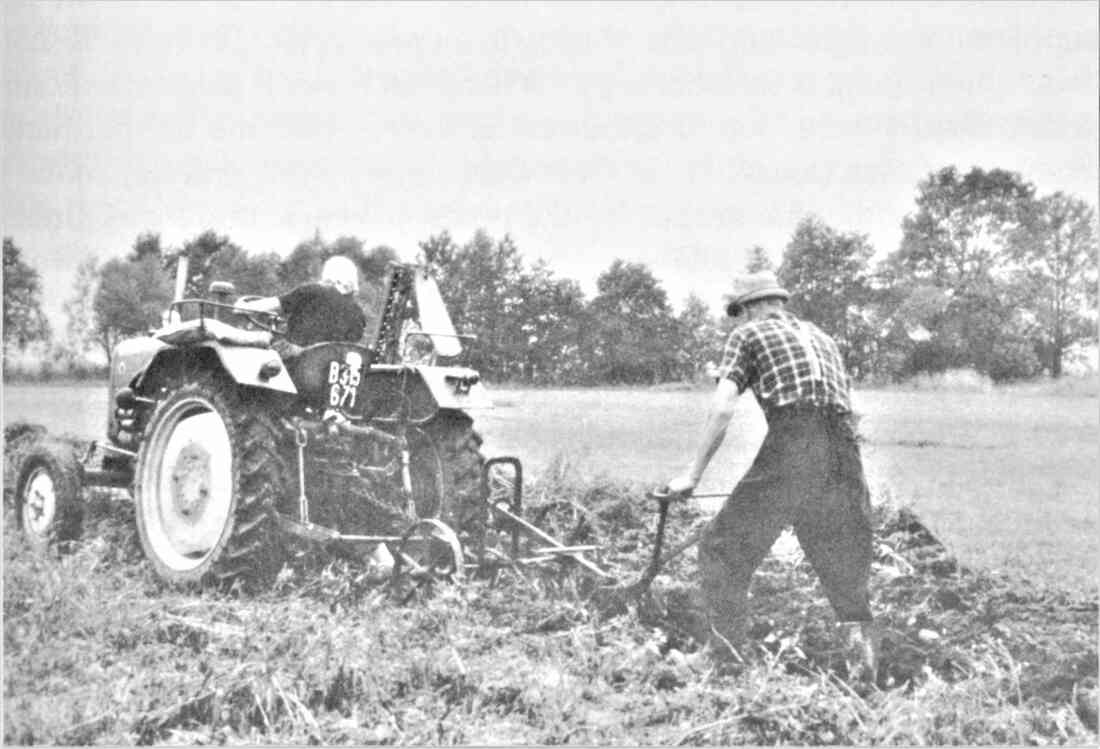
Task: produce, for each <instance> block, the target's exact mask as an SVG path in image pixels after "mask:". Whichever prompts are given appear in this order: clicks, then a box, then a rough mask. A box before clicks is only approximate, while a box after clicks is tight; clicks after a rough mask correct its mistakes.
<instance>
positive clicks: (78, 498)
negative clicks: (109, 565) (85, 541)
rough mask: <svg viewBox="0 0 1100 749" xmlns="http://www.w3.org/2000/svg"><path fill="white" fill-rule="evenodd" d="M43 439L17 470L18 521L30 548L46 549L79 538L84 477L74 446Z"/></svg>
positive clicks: (82, 509) (32, 446) (24, 458)
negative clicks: (52, 544) (53, 544)
mask: <svg viewBox="0 0 1100 749" xmlns="http://www.w3.org/2000/svg"><path fill="white" fill-rule="evenodd" d="M40 439H41V441H39V442H37V443H35V444H32V445H31V446H30V447H28V448H26V452H25V453H24V454H23V455H22V456H21V457H20V460H19V465H18V468H17V469H16V474H17V476H16V482H15V517H16V520H17V521H18V522H19V527H20V528H21V529H22V531H23V535H24V536H25V537H26V538H27V540H28V541H29V542H30V543H31V545H32V546H35V547H37V548H45V547H47V546H49V545H50V544H51V543H59V542H65V541H74V540H76V539H78V538H80V530H81V524H82V522H83V519H84V505H83V478H84V474H83V467H82V466H81V464H80V461H79V460H77V457H76V455H75V454H74V452H73V447H72V445H68V444H65V443H63V442H60V441H58V440H54V439H50V438H48V437H40Z"/></svg>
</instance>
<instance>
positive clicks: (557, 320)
mask: <svg viewBox="0 0 1100 749" xmlns="http://www.w3.org/2000/svg"><path fill="white" fill-rule="evenodd" d="M518 286H519V288H518V292H519V293H518V296H519V297H520V298H522V299H523V300H524V302H523V303H522V304H521V305H519V306H518V308H517V310H516V313H517V315H518V318H517V320H516V323H517V324H518V328H519V336H520V338H521V342H522V343H524V344H525V345H524V346H523V349H522V351H521V353H520V355H521V356H522V370H521V373H520V374H521V376H522V378H523V379H524V380H525V381H527V382H537V383H544V384H551V383H553V384H575V383H579V382H583V381H584V379H585V377H586V375H587V371H586V368H585V366H584V360H583V357H582V356H581V352H582V351H583V350H584V345H585V340H586V334H587V331H588V329H589V326H588V325H587V323H586V319H587V313H586V310H585V304H584V292H583V291H582V290H581V287H580V284H578V283H577V282H576V281H573V280H571V279H564V278H555V277H554V274H553V272H552V271H551V270H550V268H549V266H548V265H547V264H546V263H545V262H544V261H541V260H540V261H538V262H537V263H536V264H535V266H534V268H532V269H531V271H529V272H522V273H521V274H520V278H519V284H518Z"/></svg>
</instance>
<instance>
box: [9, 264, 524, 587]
mask: <svg viewBox="0 0 1100 749" xmlns="http://www.w3.org/2000/svg"><path fill="white" fill-rule="evenodd" d="M187 265H188V263H187V258H186V257H183V258H181V260H180V263H179V266H178V267H177V276H176V292H175V295H174V301H173V302H172V303H171V304H170V307H169V309H168V310H167V311H166V313H165V314H164V315H163V320H162V322H163V324H162V326H161V327H160V328H159V329H157V330H155V331H153V332H151V334H150V335H148V336H143V337H137V338H131V339H128V340H124V341H122V342H120V343H119V344H118V346H117V347H116V348H115V350H114V353H113V355H112V357H111V360H110V361H111V371H110V382H109V394H108V418H107V434H106V440H104V441H101V442H97V443H92V444H91V446H90V447H89V448H88V449H87V451H86V453H85V454H84V455H83V457H81V456H79V455H78V454H76V453H74V451H73V450H71V449H65V448H64V447H62V446H59V445H58V444H57V443H56V441H51V440H50V439H49V438H48V437H47V436H45V435H43V434H41V431H33V432H31V433H28V434H27V435H23V436H24V437H25V441H26V445H25V449H24V450H22V451H21V453H20V459H19V462H18V464H17V466H16V467H15V480H14V496H15V511H16V516H17V519H18V521H19V523H20V526H21V528H22V529H23V531H24V532H25V534H26V535H27V536H29V537H30V538H31V540H32V541H34V542H38V543H48V542H50V541H52V540H57V541H65V540H71V539H74V538H76V537H77V536H78V535H79V533H80V522H81V513H82V509H81V503H82V501H83V499H82V489H83V487H84V486H89V485H94V486H110V487H118V488H125V489H129V490H130V492H131V494H132V497H133V501H134V510H135V511H134V515H135V518H136V523H137V532H138V537H139V538H140V541H141V546H142V548H143V550H144V553H145V555H146V557H147V558H148V560H149V562H150V563H151V565H152V567H153V568H154V569H155V571H156V573H157V575H158V576H159V577H160V578H162V579H163V580H165V581H166V582H168V583H170V584H175V585H180V586H185V587H187V586H191V587H193V586H205V585H215V586H218V587H221V588H232V587H234V586H241V587H244V588H259V589H263V588H264V587H265V586H267V585H270V584H271V582H272V580H273V577H274V576H275V575H276V574H277V573H278V571H279V570H280V569H281V568H282V566H283V563H284V562H285V561H286V559H287V555H288V553H289V550H290V549H291V548H292V547H293V544H292V543H290V541H292V540H293V539H295V538H297V539H305V540H306V541H308V542H312V543H317V544H322V545H326V546H331V547H339V548H345V549H350V550H355V553H357V554H360V555H361V558H364V559H365V558H367V557H368V556H369V555H370V554H373V553H376V552H377V551H378V550H379V549H381V548H384V549H385V550H386V551H387V552H388V554H389V557H390V558H391V559H393V560H395V562H396V564H395V567H398V568H401V567H402V566H403V568H404V571H405V573H409V572H410V570H412V571H415V572H418V573H421V574H431V575H436V576H441V575H442V576H446V575H451V576H453V575H460V574H461V572H462V568H463V566H464V551H463V550H464V549H465V550H466V552H465V553H469V549H471V548H475V549H476V548H481V546H480V544H481V541H482V539H483V537H484V533H485V528H486V524H487V522H488V520H489V515H490V511H489V507H490V505H489V504H488V503H487V502H486V486H487V483H488V478H487V477H488V471H489V470H490V468H492V469H493V470H494V475H495V476H498V477H499V476H500V471H501V469H503V470H504V472H505V473H506V474H508V473H509V472H510V473H511V476H510V477H508V479H507V480H508V486H509V487H511V491H512V492H513V494H514V496H512V497H510V498H509V499H508V503H510V504H509V506H512V507H517V506H518V504H519V502H520V499H519V497H520V493H521V491H522V489H521V486H522V478H521V466H520V463H519V461H518V460H517V459H515V458H509V457H500V458H494V459H492V460H486V459H485V458H484V456H483V455H482V453H481V439H480V437H479V435H478V433H477V432H476V431H475V430H474V426H473V421H472V419H471V416H470V415H469V412H470V411H473V410H475V409H479V408H485V407H489V406H491V402H490V400H489V398H488V395H487V393H486V391H485V386H484V384H483V383H482V382H481V378H480V377H479V375H478V373H477V372H476V371H474V370H473V369H470V368H467V367H463V366H458V365H456V364H455V363H454V361H455V360H456V359H457V357H459V356H460V355H461V354H462V351H463V344H464V343H468V340H469V339H470V338H472V336H461V335H458V334H456V333H455V330H454V327H453V325H452V323H451V320H450V317H449V315H448V313H447V310H446V307H445V306H444V304H443V301H442V298H441V296H440V293H439V289H438V287H437V285H436V283H435V281H434V280H433V279H432V278H431V277H430V276H429V275H428V274H427V273H426V272H425V270H424V269H423V268H421V267H418V266H414V265H406V264H398V263H391V264H390V265H389V266H387V268H386V271H385V278H384V292H383V295H382V300H381V304H380V309H379V311H378V315H377V320H376V323H375V324H374V327H373V332H372V333H371V334H370V335H369V339H368V340H366V341H364V342H360V343H344V342H328V343H318V344H315V345H312V346H307V347H305V348H304V349H303V350H302V351H301V352H300V354H298V355H297V356H293V357H289V356H288V357H287V358H286V359H285V360H284V358H283V357H281V356H280V355H279V354H278V353H276V351H275V350H274V349H273V348H272V341H273V340H274V339H276V338H277V337H278V336H279V335H280V334H281V332H282V331H283V329H284V328H283V327H282V321H281V320H280V319H279V318H278V316H276V315H272V314H270V313H260V312H250V311H247V310H245V309H242V307H241V306H239V304H238V302H239V301H241V300H242V299H247V298H246V297H240V298H238V297H237V296H236V292H235V289H234V287H233V285H232V284H231V283H227V282H223V281H218V282H215V283H213V284H211V286H210V288H209V290H208V294H207V297H206V298H183V297H184V289H185V287H186V280H187V273H188V268H187ZM9 449H10V445H9ZM502 510H503V511H505V512H508V509H507V507H504V506H503V505H502ZM395 574H396V570H395Z"/></svg>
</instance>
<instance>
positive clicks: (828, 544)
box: [668, 271, 878, 677]
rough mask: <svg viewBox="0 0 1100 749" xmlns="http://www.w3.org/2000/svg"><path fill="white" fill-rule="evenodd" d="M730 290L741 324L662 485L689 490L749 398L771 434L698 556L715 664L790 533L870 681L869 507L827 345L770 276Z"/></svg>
mask: <svg viewBox="0 0 1100 749" xmlns="http://www.w3.org/2000/svg"><path fill="white" fill-rule="evenodd" d="M734 289H735V291H734V293H733V294H732V295H731V296H730V297H729V300H728V301H729V303H728V305H727V308H726V312H727V314H728V315H729V316H730V317H734V318H738V320H739V322H740V324H739V325H738V326H737V327H736V328H735V329H734V330H733V332H732V333H730V336H729V339H728V341H727V342H726V347H725V352H724V354H723V357H722V364H721V366H720V367H719V369H718V375H719V380H718V388H717V390H716V392H715V396H714V400H713V402H712V405H711V407H710V413H709V414H708V416H707V421H706V426H705V427H704V432H703V435H702V439H701V440H700V443H699V445H698V448H697V449H696V451H695V454H694V459H693V460H692V461H691V463H690V466H689V468H688V470H687V472H686V473H685V474H683V475H681V476H677V477H676V478H673V479H672V480H671V481H669V482H668V491H670V492H672V493H675V494H680V495H682V496H684V495H688V494H690V493H691V492H692V490H694V488H695V486H696V485H697V484H698V483H699V479H700V477H701V476H702V475H703V471H704V470H706V467H707V464H708V463H709V462H710V459H711V457H712V456H713V455H714V453H715V451H716V450H717V449H718V446H719V445H720V444H721V443H722V439H723V438H724V437H725V434H726V428H727V427H728V426H729V423H730V420H731V418H732V416H733V406H734V402H735V400H736V398H737V396H738V395H739V394H740V393H743V392H744V391H745V390H746V389H748V388H752V390H753V393H754V395H755V396H756V400H757V402H758V403H759V404H760V407H761V409H762V410H763V411H764V415H765V416H766V418H767V422H768V432H767V435H766V436H765V438H764V442H763V444H762V445H761V446H760V449H759V452H758V453H757V455H756V458H755V460H754V462H753V464H752V466H751V467H750V468H749V470H748V472H747V473H746V474H745V476H744V477H743V478H742V479H741V481H740V482H739V483H738V484H737V486H736V487H735V488H734V490H733V492H732V493H731V494H730V495H729V498H728V499H727V500H726V502H725V504H724V505H723V506H722V508H721V509H720V510H719V511H718V514H717V515H716V516H715V517H714V518H713V520H711V522H710V524H709V525H708V526H707V528H706V531H705V532H704V535H703V538H702V541H701V544H700V547H699V567H700V572H701V573H702V592H703V595H704V598H705V605H706V610H707V618H708V620H709V624H710V628H711V630H712V632H711V645H712V652H715V654H716V655H722V654H723V645H724V643H723V642H722V640H725V641H726V642H727V643H731V644H735V643H739V642H740V641H741V639H742V637H743V633H744V626H745V619H746V614H747V605H748V600H747V598H748V591H749V582H750V579H751V578H752V575H753V572H754V571H755V570H756V568H757V567H758V566H759V565H760V563H761V562H762V561H763V560H764V558H765V557H766V556H767V554H768V551H769V550H770V549H771V546H772V544H773V543H774V542H775V540H776V538H778V536H779V534H780V532H781V531H782V530H783V528H784V527H785V526H787V525H793V526H794V528H795V532H796V533H797V535H798V540H799V544H800V545H801V546H802V549H803V551H804V552H805V554H806V558H807V559H808V560H809V561H810V563H811V564H812V565H813V568H814V571H815V572H817V575H818V578H819V579H820V580H821V583H822V586H823V587H824V589H825V592H826V594H827V596H828V599H829V602H830V603H831V604H832V607H833V609H834V610H835V611H836V614H837V619H838V621H840V622H851V623H852V624H853V625H854V626H852V627H851V629H850V634H849V637H850V645H851V646H852V649H853V650H854V651H855V652H854V653H853V655H855V656H856V658H857V660H858V661H859V662H860V663H859V664H858V665H859V666H862V669H860V670H861V671H862V673H863V675H865V676H872V677H873V674H874V669H875V665H876V664H875V658H876V652H875V651H876V649H877V645H878V632H877V629H876V628H875V626H874V624H873V622H872V618H871V608H870V603H869V600H868V578H869V576H870V571H871V555H872V536H871V521H870V502H869V495H868V491H867V483H866V481H865V480H864V475H863V463H862V459H861V457H860V452H859V445H858V444H857V442H856V435H855V431H854V427H853V425H852V414H851V404H850V399H849V382H848V375H847V373H846V372H845V369H844V361H843V359H842V358H841V356H840V352H839V351H838V349H837V346H836V343H835V342H834V341H833V339H832V338H830V337H829V336H827V335H826V334H825V333H823V332H822V331H821V329H820V328H818V327H817V326H816V325H813V324H812V323H809V322H806V321H803V320H800V319H798V318H797V317H795V316H794V315H792V314H791V313H790V312H787V311H786V310H785V309H784V303H785V302H786V300H787V299H788V298H789V296H790V295H789V294H788V292H787V290H786V289H783V288H782V287H780V286H779V282H778V280H777V279H776V277H775V274H774V273H770V272H766V271H765V272H761V273H753V274H750V275H747V276H741V277H739V278H737V279H736V281H735V287H734ZM715 633H717V634H718V635H720V637H719V638H715V637H714V634H715ZM715 646H716V647H715Z"/></svg>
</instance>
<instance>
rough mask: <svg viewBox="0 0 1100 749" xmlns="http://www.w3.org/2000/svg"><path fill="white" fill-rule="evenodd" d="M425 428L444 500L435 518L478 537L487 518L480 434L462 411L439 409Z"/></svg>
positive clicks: (459, 531)
mask: <svg viewBox="0 0 1100 749" xmlns="http://www.w3.org/2000/svg"><path fill="white" fill-rule="evenodd" d="M424 430H425V431H426V432H427V433H428V435H429V436H430V437H431V440H432V442H433V443H434V444H435V448H436V451H437V452H438V454H439V460H440V463H441V466H442V473H443V503H442V506H441V507H440V510H439V512H438V513H437V514H436V515H435V517H439V518H440V519H442V520H443V521H444V522H445V523H447V524H448V525H450V526H451V527H452V528H454V530H455V532H457V533H458V534H459V535H460V536H464V535H465V536H469V537H473V538H480V537H481V535H483V534H484V532H485V523H486V521H487V520H488V507H487V506H486V505H485V503H484V502H483V501H482V498H481V467H482V465H484V463H485V457H484V456H483V455H482V454H481V435H480V434H478V433H477V431H476V430H475V429H474V423H473V421H472V420H471V419H470V417H469V416H467V415H466V414H464V413H461V412H448V411H443V412H440V414H439V415H438V416H436V418H434V419H433V420H432V421H430V422H429V423H428V424H426V425H425V427H424Z"/></svg>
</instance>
